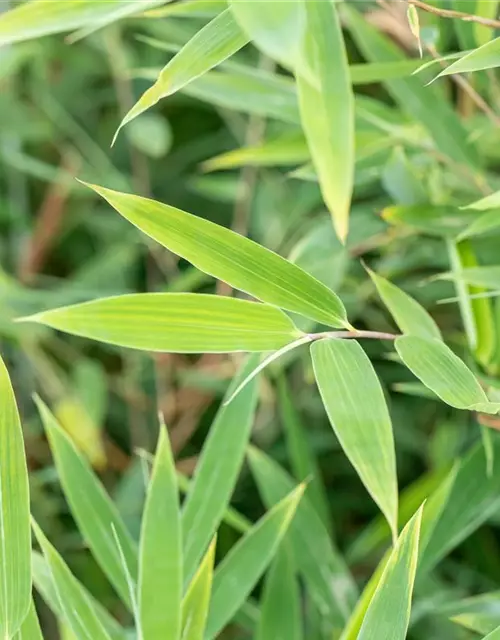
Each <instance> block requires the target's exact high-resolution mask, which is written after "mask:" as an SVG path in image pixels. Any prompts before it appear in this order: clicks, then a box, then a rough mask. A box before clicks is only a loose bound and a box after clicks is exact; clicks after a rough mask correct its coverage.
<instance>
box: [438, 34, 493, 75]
mask: <svg viewBox="0 0 500 640" xmlns="http://www.w3.org/2000/svg"><path fill="white" fill-rule="evenodd" d="M499 66H500V38H495V39H494V40H491V42H487V43H486V44H483V45H482V46H481V47H479V48H477V49H474V50H473V51H471V52H470V53H466V54H465V55H464V56H462V57H461V58H460V59H459V60H457V61H456V62H453V63H452V64H450V65H449V66H448V67H446V69H443V71H441V73H440V74H439V75H438V76H437V77H438V78H440V77H442V76H449V75H450V74H452V73H470V72H472V71H483V70H484V69H493V68H495V67H499Z"/></svg>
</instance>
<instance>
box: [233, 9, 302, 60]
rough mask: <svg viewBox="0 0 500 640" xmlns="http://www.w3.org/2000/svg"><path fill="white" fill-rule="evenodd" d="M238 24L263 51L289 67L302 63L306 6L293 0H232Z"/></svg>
mask: <svg viewBox="0 0 500 640" xmlns="http://www.w3.org/2000/svg"><path fill="white" fill-rule="evenodd" d="M229 6H230V7H231V10H232V12H233V15H234V17H235V18H236V20H237V22H238V24H239V25H240V27H241V28H242V29H243V31H244V32H245V33H246V34H247V35H248V37H249V39H251V40H252V42H253V43H254V44H255V46H256V47H258V48H259V49H260V50H261V51H262V52H263V53H265V54H266V55H267V56H269V57H270V58H272V59H274V60H276V61H277V62H279V63H280V64H281V65H283V66H284V67H286V68H288V69H292V70H293V69H294V68H295V67H296V66H299V67H300V66H301V62H302V41H303V37H304V33H305V29H306V11H305V5H304V3H303V2H302V1H301V0H294V2H254V0H229Z"/></svg>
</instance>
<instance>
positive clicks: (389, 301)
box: [368, 270, 441, 339]
mask: <svg viewBox="0 0 500 640" xmlns="http://www.w3.org/2000/svg"><path fill="white" fill-rule="evenodd" d="M368 273H369V274H370V277H371V279H372V280H373V283H374V285H375V286H376V287H377V291H378V293H379V295H380V297H381V298H382V300H383V302H384V303H385V305H386V307H387V308H388V309H389V311H390V312H391V315H392V316H393V318H394V320H395V321H396V324H397V325H398V327H399V328H400V329H401V331H402V332H403V333H407V334H409V335H414V336H422V337H423V338H438V339H441V332H440V331H439V328H438V326H437V325H436V323H435V322H434V320H433V319H432V318H431V316H430V315H429V314H428V313H427V311H426V310H425V309H424V308H423V307H422V306H421V305H420V304H419V303H418V302H417V301H416V300H414V299H413V298H412V297H411V296H409V295H408V294H407V293H406V292H405V291H403V290H402V289H400V288H399V287H397V286H396V285H395V284H393V283H392V282H389V280H386V279H385V278H382V276H379V275H377V274H376V273H374V272H373V271H370V270H368Z"/></svg>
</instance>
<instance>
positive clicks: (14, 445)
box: [0, 357, 31, 638]
mask: <svg viewBox="0 0 500 640" xmlns="http://www.w3.org/2000/svg"><path fill="white" fill-rule="evenodd" d="M0 398H1V404H0V637H2V638H9V637H10V636H12V635H14V633H16V631H17V630H18V629H19V627H20V626H21V623H22V621H23V619H24V617H25V616H26V614H27V613H28V609H29V607H30V602H31V533H30V498H29V488H28V470H27V467H26V458H25V453H24V445H23V432H22V427H21V422H20V420H19V414H18V411H17V406H16V399H15V396H14V391H13V389H12V385H11V382H10V378H9V374H8V372H7V369H6V367H5V364H4V362H3V360H2V358H1V357H0Z"/></svg>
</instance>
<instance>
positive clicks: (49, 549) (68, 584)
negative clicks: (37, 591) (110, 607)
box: [32, 521, 111, 640]
mask: <svg viewBox="0 0 500 640" xmlns="http://www.w3.org/2000/svg"><path fill="white" fill-rule="evenodd" d="M32 526H33V531H34V532H35V535H36V538H37V540H38V543H39V545H40V547H41V548H42V551H43V555H44V556H45V559H46V560H47V563H48V565H49V567H50V572H51V574H52V578H53V580H54V586H55V589H56V592H57V597H58V600H59V604H60V606H61V609H62V612H63V614H64V619H65V621H66V622H67V623H68V625H69V627H70V629H71V631H72V632H73V633H74V634H75V638H76V640H87V639H88V638H92V640H94V639H95V640H111V639H110V636H109V635H108V633H107V631H106V629H105V628H104V626H103V625H102V623H101V621H100V619H99V617H98V615H97V613H96V611H95V610H94V608H93V606H92V601H91V600H90V599H89V598H88V597H87V595H86V593H85V591H84V590H83V589H82V587H81V585H80V583H79V581H78V580H77V579H76V578H75V576H74V575H73V574H72V573H71V571H70V570H69V568H68V567H67V566H66V563H65V562H64V560H63V559H62V558H61V556H60V555H59V554H58V553H57V551H56V550H55V548H54V547H53V546H52V545H51V544H50V542H49V541H48V540H47V538H46V536H45V534H44V533H43V532H42V530H41V529H40V527H39V526H38V525H37V524H36V522H35V521H33V523H32Z"/></svg>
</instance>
